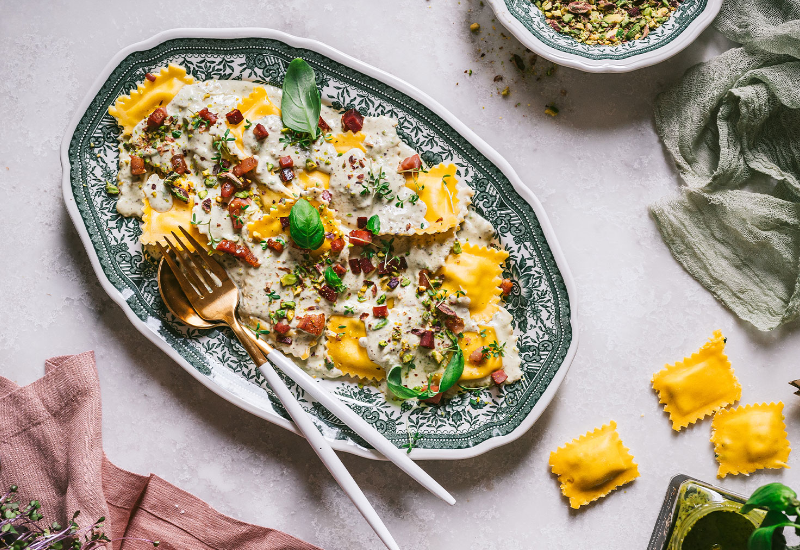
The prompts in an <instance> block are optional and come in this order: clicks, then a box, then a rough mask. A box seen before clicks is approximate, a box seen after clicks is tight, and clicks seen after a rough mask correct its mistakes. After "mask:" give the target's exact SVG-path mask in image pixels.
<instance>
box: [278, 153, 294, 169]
mask: <svg viewBox="0 0 800 550" xmlns="http://www.w3.org/2000/svg"><path fill="white" fill-rule="evenodd" d="M278 166H280V167H281V168H294V160H292V157H289V156H286V157H281V158H279V159H278Z"/></svg>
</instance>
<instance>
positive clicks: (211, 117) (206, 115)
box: [197, 107, 217, 124]
mask: <svg viewBox="0 0 800 550" xmlns="http://www.w3.org/2000/svg"><path fill="white" fill-rule="evenodd" d="M197 116H199V117H200V118H202V119H203V120H205V121H207V122H208V123H209V124H214V123H215V122H217V115H215V114H214V113H212V112H211V111H209V110H208V108H207V107H203V108H202V109H200V110H199V111H198V112H197Z"/></svg>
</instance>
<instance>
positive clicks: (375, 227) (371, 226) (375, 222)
mask: <svg viewBox="0 0 800 550" xmlns="http://www.w3.org/2000/svg"><path fill="white" fill-rule="evenodd" d="M367 231H370V232H371V233H372V234H373V235H377V234H378V233H380V232H381V219H380V218H379V217H378V216H372V217H371V218H370V219H369V220H367Z"/></svg>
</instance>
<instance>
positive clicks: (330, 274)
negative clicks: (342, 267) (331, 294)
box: [325, 266, 345, 293]
mask: <svg viewBox="0 0 800 550" xmlns="http://www.w3.org/2000/svg"><path fill="white" fill-rule="evenodd" d="M325 282H326V283H328V285H329V286H330V287H331V288H333V290H335V291H336V292H340V293H341V292H344V291H345V287H344V285H343V284H342V279H341V277H339V276H338V275H337V274H336V272H335V271H334V270H333V268H332V267H331V266H328V267H326V268H325Z"/></svg>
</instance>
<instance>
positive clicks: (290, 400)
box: [259, 352, 400, 550]
mask: <svg viewBox="0 0 800 550" xmlns="http://www.w3.org/2000/svg"><path fill="white" fill-rule="evenodd" d="M273 353H279V354H280V352H273ZM271 355H272V354H270V356H268V358H269V359H270V360H272V357H271ZM280 356H281V357H283V355H282V354H280ZM284 359H285V357H284ZM259 370H261V374H263V375H264V377H265V378H266V379H267V383H268V384H269V385H270V387H271V388H272V391H274V392H275V393H276V394H277V396H278V399H280V401H281V403H282V404H283V406H284V407H285V408H286V410H287V411H288V413H289V415H290V416H291V417H292V420H294V423H295V424H296V425H297V427H298V428H299V429H300V432H301V433H302V434H303V435H304V436H305V438H306V440H307V441H308V442H309V443H310V444H311V447H312V448H313V449H314V452H316V453H317V456H319V458H320V460H322V463H323V464H325V467H326V468H328V471H329V472H330V473H331V475H332V476H333V478H334V479H335V480H336V482H337V483H338V484H339V486H340V487H341V488H342V490H343V491H344V492H345V493H346V494H347V496H348V497H350V500H352V501H353V504H355V506H356V508H358V511H359V512H361V515H362V516H364V519H366V520H367V523H369V525H370V527H372V529H373V530H374V531H375V534H377V535H378V537H380V539H381V540H382V541H383V543H384V544H385V545H386V547H387V548H389V549H390V550H400V547H399V546H397V543H396V542H395V541H394V539H393V538H392V535H391V533H389V530H388V529H387V528H386V526H385V525H384V524H383V521H381V518H380V517H379V516H378V514H377V512H375V509H374V508H373V507H372V505H371V504H370V503H369V501H368V500H367V497H365V496H364V493H363V492H362V491H361V488H360V487H359V486H358V484H357V483H356V481H355V480H354V479H353V476H351V475H350V472H348V471H347V468H345V467H344V464H342V461H341V460H340V459H339V457H338V455H337V454H336V453H335V452H334V451H333V449H331V446H330V445H329V444H328V441H327V440H326V439H325V437H324V436H323V435H322V434H321V433H320V432H319V430H318V429H317V426H316V425H315V424H314V422H313V421H312V420H311V417H310V416H309V415H308V413H306V411H305V410H304V409H303V407H302V406H301V405H300V403H298V401H297V399H295V397H294V395H292V392H291V390H289V388H288V387H286V384H284V383H283V380H281V377H280V376H278V373H277V372H276V371H275V369H274V368H273V367H272V365H270V364H269V363H264V364H263V365H261V366H259Z"/></svg>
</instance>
